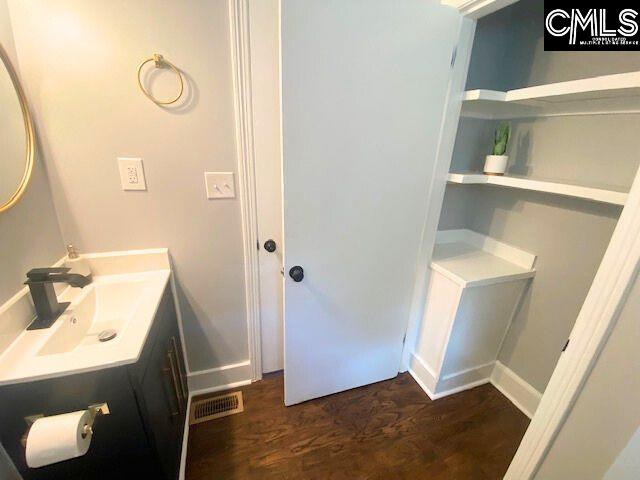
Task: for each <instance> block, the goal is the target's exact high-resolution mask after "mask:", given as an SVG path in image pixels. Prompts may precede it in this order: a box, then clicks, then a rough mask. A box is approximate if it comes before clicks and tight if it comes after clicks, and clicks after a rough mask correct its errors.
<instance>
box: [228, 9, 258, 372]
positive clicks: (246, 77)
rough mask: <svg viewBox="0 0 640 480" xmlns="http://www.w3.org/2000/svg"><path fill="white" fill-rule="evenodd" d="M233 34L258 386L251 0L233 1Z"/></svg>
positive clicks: (252, 358) (250, 328) (250, 331)
mask: <svg viewBox="0 0 640 480" xmlns="http://www.w3.org/2000/svg"><path fill="white" fill-rule="evenodd" d="M229 30H230V34H231V62H232V70H233V89H234V107H235V118H236V146H237V155H238V193H239V196H240V206H241V207H240V208H241V215H242V233H243V235H242V238H243V250H244V277H245V305H246V314H247V337H248V343H249V362H250V363H251V380H252V381H254V382H255V381H256V380H260V379H261V378H262V351H261V350H262V349H261V345H260V339H261V333H260V279H259V270H260V267H259V263H258V249H257V248H256V247H257V245H258V216H257V208H256V178H255V177H256V173H255V150H254V144H253V130H254V123H253V107H252V105H253V103H252V89H251V48H250V34H249V31H250V27H249V0H229Z"/></svg>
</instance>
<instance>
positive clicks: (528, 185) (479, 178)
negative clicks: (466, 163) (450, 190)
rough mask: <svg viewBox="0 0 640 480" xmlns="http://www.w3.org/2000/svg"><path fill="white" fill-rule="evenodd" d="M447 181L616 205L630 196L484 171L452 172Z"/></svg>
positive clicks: (613, 191) (622, 193)
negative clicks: (485, 173)
mask: <svg viewBox="0 0 640 480" xmlns="http://www.w3.org/2000/svg"><path fill="white" fill-rule="evenodd" d="M447 181H448V182H450V183H460V184H469V185H483V184H486V185H496V186H500V187H508V188H519V189H522V190H534V191H537V192H544V193H551V194H554V195H563V196H566V197H575V198H583V199H585V200H591V201H595V202H602V203H612V204H614V205H624V204H625V202H626V201H627V197H628V194H627V193H625V192H618V191H615V190H604V189H600V188H592V187H583V186H580V185H571V184H567V183H557V182H549V181H545V180H532V179H529V178H524V177H513V176H496V175H484V174H482V173H450V174H449V176H448V178H447Z"/></svg>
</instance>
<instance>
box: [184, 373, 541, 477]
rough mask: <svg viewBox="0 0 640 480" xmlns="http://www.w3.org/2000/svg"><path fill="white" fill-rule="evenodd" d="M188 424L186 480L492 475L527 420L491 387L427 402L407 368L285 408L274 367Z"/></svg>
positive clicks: (501, 469)
mask: <svg viewBox="0 0 640 480" xmlns="http://www.w3.org/2000/svg"><path fill="white" fill-rule="evenodd" d="M241 390H242V391H243V395H244V402H245V411H244V412H243V413H240V414H236V415H231V416H229V417H225V418H220V419H217V420H212V421H209V422H205V423H201V424H198V425H193V426H192V427H191V430H190V433H189V447H188V453H187V467H186V478H187V480H204V479H207V480H208V479H219V478H221V479H261V480H267V479H403V478H407V479H412V480H414V479H429V480H439V479H447V480H450V479H474V480H482V479H497V478H502V476H503V474H504V472H505V471H506V469H507V466H508V465H509V462H510V461H511V458H512V457H513V455H514V453H515V451H516V449H517V447H518V444H519V443H520V440H521V438H522V436H523V435H524V432H525V430H526V428H527V425H528V423H529V419H528V418H527V417H526V416H525V415H523V414H522V413H521V412H520V411H519V410H518V409H517V408H516V407H514V406H513V405H512V404H511V402H509V400H507V399H506V398H505V397H504V396H502V394H501V393H500V392H498V391H497V390H496V389H495V388H494V387H492V386H491V385H483V386H481V387H477V388H474V389H472V390H468V391H465V392H461V393H458V394H456V395H452V396H449V397H446V398H443V399H440V400H436V401H431V400H429V398H428V397H427V396H426V395H425V393H424V392H423V391H422V390H421V389H420V387H419V386H418V385H417V384H416V383H415V381H414V380H413V378H411V376H410V375H409V374H402V375H399V376H398V377H396V378H394V379H392V380H388V381H385V382H380V383H376V384H373V385H368V386H365V387H361V388H357V389H354V390H349V391H347V392H342V393H339V394H336V395H330V396H328V397H324V398H320V399H317V400H312V401H309V402H305V403H303V404H300V405H295V406H292V407H285V406H284V404H283V377H282V374H280V373H278V374H272V375H267V376H266V377H265V379H264V380H262V381H261V382H257V383H254V384H252V385H250V386H247V387H245V388H242V389H241Z"/></svg>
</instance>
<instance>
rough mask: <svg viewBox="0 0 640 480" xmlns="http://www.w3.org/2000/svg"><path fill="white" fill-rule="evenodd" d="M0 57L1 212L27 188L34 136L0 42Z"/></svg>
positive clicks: (16, 81) (15, 80)
mask: <svg viewBox="0 0 640 480" xmlns="http://www.w3.org/2000/svg"><path fill="white" fill-rule="evenodd" d="M0 58H1V59H2V65H1V66H0V212H4V211H5V210H8V209H9V208H11V207H12V206H13V205H15V204H16V203H17V202H18V200H20V197H22V195H23V194H24V192H25V190H26V189H27V184H28V183H29V179H30V178H31V171H32V170H33V162H34V157H35V135H34V131H33V122H32V121H31V116H30V114H29V108H28V107H27V100H26V98H25V96H24V92H23V91H22V87H21V86H20V82H19V81H18V76H17V75H16V72H15V70H14V69H13V66H12V65H11V62H10V61H9V57H8V56H7V53H6V52H5V51H4V49H3V48H2V45H0Z"/></svg>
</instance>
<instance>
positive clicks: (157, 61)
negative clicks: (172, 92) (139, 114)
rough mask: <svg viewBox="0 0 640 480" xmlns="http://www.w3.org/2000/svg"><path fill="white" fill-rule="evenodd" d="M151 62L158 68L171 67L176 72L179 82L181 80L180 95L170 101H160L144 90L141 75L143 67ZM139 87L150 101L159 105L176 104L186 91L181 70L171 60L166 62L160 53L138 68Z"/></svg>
mask: <svg viewBox="0 0 640 480" xmlns="http://www.w3.org/2000/svg"><path fill="white" fill-rule="evenodd" d="M149 62H154V63H155V64H156V68H163V67H169V68H170V69H171V70H173V71H174V72H176V75H178V80H180V91H179V92H178V94H177V95H176V96H175V97H173V98H172V99H170V100H158V99H156V98H154V97H153V95H151V94H150V93H149V92H148V91H147V90H146V89H145V88H144V86H143V85H142V78H140V74H141V73H142V67H144V66H145V65H146V64H147V63H149ZM138 86H139V87H140V90H142V93H144V94H145V96H146V97H147V98H148V99H149V100H151V101H152V102H153V103H155V104H157V105H170V104H172V103H176V102H177V101H178V100H179V99H180V97H181V96H182V92H183V91H184V82H183V80H182V73H180V70H178V69H177V68H176V66H175V65H174V64H173V63H171V62H170V61H169V60H166V59H165V58H164V57H163V56H162V55H160V54H159V53H154V54H153V57H151V58H147V59H146V60H145V61H144V62H142V63H141V64H140V66H139V67H138Z"/></svg>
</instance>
